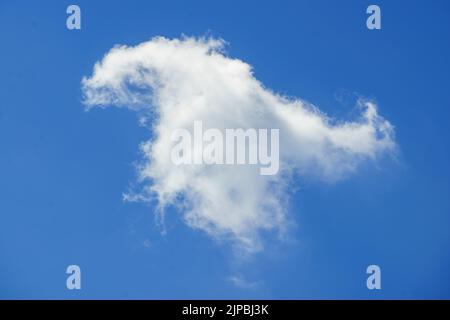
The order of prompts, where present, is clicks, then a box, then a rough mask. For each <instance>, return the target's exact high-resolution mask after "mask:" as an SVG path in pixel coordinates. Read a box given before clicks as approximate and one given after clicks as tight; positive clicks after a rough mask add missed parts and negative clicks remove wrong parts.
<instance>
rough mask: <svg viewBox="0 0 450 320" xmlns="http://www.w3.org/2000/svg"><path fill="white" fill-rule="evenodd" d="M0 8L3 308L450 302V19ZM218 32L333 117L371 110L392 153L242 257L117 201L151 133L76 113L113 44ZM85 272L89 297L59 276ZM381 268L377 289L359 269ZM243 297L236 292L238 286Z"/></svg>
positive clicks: (40, 5)
mask: <svg viewBox="0 0 450 320" xmlns="http://www.w3.org/2000/svg"><path fill="white" fill-rule="evenodd" d="M374 3H376V4H378V5H379V6H380V7H381V10H382V30H380V31H369V30H368V29H367V28H366V27H365V20H366V17H367V15H366V14H365V11H366V10H365V9H366V8H367V6H368V5H369V4H371V3H370V2H368V1H345V2H340V3H337V2H336V1H334V2H333V1H322V0H321V1H277V2H261V1H245V2H240V3H239V4H237V3H232V2H229V1H220V2H217V1H214V2H212V1H189V2H188V1H127V2H126V4H124V2H119V1H108V2H106V1H96V2H95V3H94V2H93V1H77V2H76V4H78V5H79V6H80V7H81V11H82V30H79V31H76V30H74V31H69V30H67V29H66V26H65V20H66V17H67V15H66V13H65V11H66V7H67V6H68V5H69V4H71V3H69V2H65V1H40V2H31V1H30V2H26V1H23V2H22V1H15V2H12V1H10V2H8V3H6V2H5V1H2V2H1V3H0V37H1V39H2V47H1V59H0V70H1V75H0V88H1V89H0V150H1V151H0V298H4V299H5V298H6V299H10V298H39V299H48V298H58V299H59V298H61V299H77V298H89V299H90V298H101V299H104V298H113V299H116V298H125V299H128V298H130V299H133V298H137V299H170V298H186V299H190V298H208V299H214V298H235V299H240V298H255V299H259V298H270V299H305V298H312V299H317V298H364V299H365V298H367V299H378V298H450V275H449V273H448V269H449V267H450V250H449V248H450V232H449V226H450V207H449V191H450V190H449V178H450V176H449V175H450V172H449V169H448V163H450V161H449V160H450V159H449V143H448V137H449V136H450V134H449V126H448V125H447V122H448V118H449V116H450V113H449V107H450V96H449V94H448V91H449V90H448V89H449V88H448V84H449V82H448V75H449V71H450V62H449V58H448V57H449V56H450V44H449V41H448V38H449V33H450V19H449V18H448V15H449V14H450V7H449V4H448V3H447V2H446V1H438V0H436V1H411V2H408V3H407V2H405V1H381V0H379V1H376V2H374ZM181 34H185V35H189V36H202V35H212V36H214V37H219V38H223V39H225V40H226V41H227V42H228V43H229V45H228V46H227V52H228V53H229V55H230V56H232V57H236V58H239V59H241V60H243V61H245V62H247V63H249V64H251V65H252V66H253V68H254V74H255V77H256V78H258V79H259V80H260V81H261V82H262V83H264V85H265V86H267V87H268V88H271V89H272V90H274V91H275V92H278V93H281V94H284V95H288V96H298V97H301V98H303V99H306V100H307V101H309V102H311V103H314V104H315V105H317V106H319V107H320V109H321V110H322V111H324V112H326V113H327V114H328V115H330V116H333V117H337V118H339V119H342V118H344V119H345V117H348V116H349V115H351V114H352V110H353V106H354V102H355V97H357V96H358V95H362V96H365V97H369V98H372V99H374V100H376V101H377V103H378V107H379V112H380V114H381V115H383V117H385V118H386V119H388V120H389V121H390V122H391V123H392V124H393V125H394V126H395V131H396V142H397V144H398V146H399V152H398V156H397V157H396V158H395V159H393V158H386V159H383V160H382V161H378V162H376V163H375V164H374V163H371V162H368V163H366V164H364V165H363V166H361V167H360V168H359V170H358V171H357V172H356V173H355V174H352V175H350V176H349V177H347V178H345V179H344V180H342V181H339V182H336V183H333V184H324V183H320V182H318V181H315V180H314V179H311V180H307V181H298V185H300V188H299V190H297V191H295V192H293V194H292V196H291V201H290V204H289V213H290V215H292V216H293V217H294V220H295V222H296V227H295V228H293V229H292V230H291V231H290V233H289V239H288V241H276V240H274V239H271V240H270V241H267V244H266V246H265V249H264V251H262V252H259V253H257V254H255V255H254V256H252V258H251V259H249V260H248V261H240V260H239V259H236V257H235V256H234V255H233V253H232V250H231V249H230V246H229V245H228V244H227V243H226V242H225V243H217V242H215V241H213V240H212V239H211V238H210V237H209V236H207V235H206V234H205V233H203V232H201V231H199V230H193V229H191V228H189V227H188V226H186V225H185V224H184V223H183V221H182V219H181V216H180V214H179V213H176V212H174V211H171V212H169V214H168V215H167V221H166V225H167V234H165V235H161V230H160V229H159V228H158V226H157V225H156V224H155V222H154V214H153V213H154V211H155V208H154V206H153V205H151V204H145V203H127V202H123V201H122V194H123V193H124V192H126V191H127V190H128V188H129V186H130V184H132V183H133V181H134V180H135V178H136V170H135V167H134V163H135V162H136V161H137V160H139V157H140V156H139V151H138V144H139V143H140V142H141V141H144V140H147V139H148V138H149V131H148V130H146V129H145V128H142V127H139V126H138V125H137V116H136V114H135V113H133V112H130V111H129V110H125V109H118V108H108V109H106V110H100V109H92V110H91V111H89V112H85V111H84V106H83V104H82V91H81V79H82V77H83V76H88V75H90V74H91V73H92V67H93V65H94V63H95V62H96V61H98V60H100V59H101V58H102V57H103V56H104V54H105V53H106V52H107V51H108V50H109V49H110V48H111V47H113V46H114V45H115V44H126V45H136V44H139V43H141V42H143V41H146V40H149V39H150V38H152V37H154V36H158V35H161V36H165V37H168V38H177V37H180V35H181ZM70 264H77V265H79V266H80V267H81V270H82V290H79V291H76V290H74V291H69V290H67V289H66V287H65V281H66V276H67V275H66V274H65V269H66V267H67V266H68V265H70ZM370 264H377V265H379V266H380V267H381V270H382V290H380V291H369V290H368V289H367V288H366V277H367V275H366V273H365V269H366V267H367V266H368V265H370ZM233 276H234V277H240V278H241V279H243V280H245V282H246V284H247V285H245V284H244V285H241V286H239V285H236V284H235V283H233V282H232V281H229V279H230V277H233Z"/></svg>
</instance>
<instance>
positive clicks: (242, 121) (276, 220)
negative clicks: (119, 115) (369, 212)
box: [82, 37, 395, 252]
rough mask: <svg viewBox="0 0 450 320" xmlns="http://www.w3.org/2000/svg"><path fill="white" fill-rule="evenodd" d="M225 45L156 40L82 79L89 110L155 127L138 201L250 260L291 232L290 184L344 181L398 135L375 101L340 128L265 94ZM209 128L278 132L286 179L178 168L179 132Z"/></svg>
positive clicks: (313, 111)
mask: <svg viewBox="0 0 450 320" xmlns="http://www.w3.org/2000/svg"><path fill="white" fill-rule="evenodd" d="M223 46H224V42H223V41H222V40H217V39H204V38H200V39H197V38H183V39H173V40H169V39H166V38H162V37H158V38H154V39H152V40H150V41H147V42H143V43H141V44H140V45H137V46H135V47H127V46H116V47H114V48H113V49H111V50H110V51H109V52H108V53H107V54H106V55H105V56H104V58H103V59H102V61H100V62H98V63H96V64H95V67H94V72H93V75H92V76H91V77H86V78H83V80H82V86H83V92H84V95H85V104H86V105H87V106H88V108H89V107H92V106H103V107H106V106H109V105H115V106H119V107H127V108H130V109H132V110H136V111H139V114H140V115H141V118H142V119H141V121H143V120H145V119H152V120H151V131H152V138H151V139H150V140H149V141H146V142H143V143H142V145H141V149H142V152H143V155H144V160H145V161H144V164H143V165H142V167H141V168H140V171H139V174H140V177H141V178H142V179H143V181H146V182H147V183H146V186H145V187H144V191H143V192H142V193H141V194H139V195H135V196H137V198H141V199H142V198H145V199H148V198H156V199H157V201H158V204H159V207H160V208H161V213H163V212H164V208H165V207H167V206H169V205H175V206H178V207H179V209H180V211H181V212H182V213H183V216H184V220H185V221H186V223H187V224H188V225H189V226H190V227H192V228H197V229H201V230H203V231H205V232H207V233H208V234H209V235H211V236H213V237H214V238H217V239H223V238H226V239H230V240H231V241H233V242H234V243H235V244H237V245H238V246H239V247H240V248H244V249H245V250H247V251H249V252H251V251H256V250H259V249H261V248H262V242H261V232H263V231H275V232H276V233H278V234H282V233H283V232H284V231H285V230H286V226H287V224H288V223H287V214H286V201H287V199H286V198H287V197H286V187H287V186H289V184H291V183H292V181H290V179H289V177H290V176H291V175H292V174H293V173H296V174H298V175H299V176H300V177H301V176H306V175H314V176H317V177H320V178H321V179H325V180H336V179H339V178H341V177H343V176H344V175H345V174H348V173H351V172H353V171H354V170H355V169H356V168H357V166H358V164H359V163H360V162H361V161H364V160H367V159H376V158H377V157H378V156H379V155H381V154H383V153H386V152H390V151H392V150H394V148H395V142H394V138H393V128H392V126H391V125H390V124H389V122H387V121H386V120H384V119H383V118H382V117H381V116H379V115H378V113H377V107H376V105H375V104H374V103H373V102H369V101H360V102H359V107H360V109H361V116H360V119H358V120H356V121H353V122H341V123H336V122H335V121H331V120H330V119H328V118H327V117H326V116H325V115H324V114H322V113H320V112H319V110H318V109H317V108H314V107H312V106H310V105H308V104H307V103H305V102H304V101H302V100H301V99H292V98H289V99H288V98H285V97H282V96H280V95H277V94H275V93H273V92H272V91H270V90H269V89H267V88H265V87H264V86H263V85H262V84H261V83H260V82H259V81H258V80H257V79H256V78H255V77H254V76H253V74H252V68H251V66H250V65H248V64H247V63H245V62H243V61H241V60H239V59H233V58H231V57H229V56H227V55H226V54H225V53H224V52H223ZM195 120H201V121H203V124H204V126H205V127H209V128H221V129H225V128H267V129H271V128H276V129H280V161H281V165H280V173H279V174H278V175H276V176H261V175H260V174H259V170H258V168H257V167H254V166H208V165H192V166H175V165H174V164H172V162H171V158H170V150H171V147H172V146H173V142H172V141H171V139H170V137H171V133H172V131H173V130H175V129H179V128H185V129H187V130H190V131H191V130H192V126H193V123H194V121H195Z"/></svg>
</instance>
